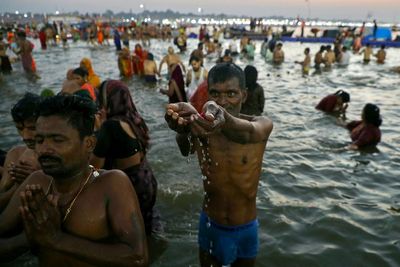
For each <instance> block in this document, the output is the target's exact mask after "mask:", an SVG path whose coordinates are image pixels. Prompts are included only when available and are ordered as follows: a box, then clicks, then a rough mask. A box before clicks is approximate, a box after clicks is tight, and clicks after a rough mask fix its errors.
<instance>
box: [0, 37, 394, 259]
mask: <svg viewBox="0 0 400 267" xmlns="http://www.w3.org/2000/svg"><path fill="white" fill-rule="evenodd" d="M33 42H34V43H35V46H36V49H35V50H34V58H35V60H36V63H37V67H38V70H39V74H40V76H41V77H42V78H41V79H40V80H37V81H32V80H29V79H27V78H26V76H25V75H24V74H23V71H22V67H21V66H20V64H19V63H16V64H15V65H14V69H15V70H14V72H13V74H12V75H11V76H7V77H4V78H3V81H2V82H1V83H0V94H1V97H0V128H1V131H0V148H2V149H9V148H10V147H11V146H13V145H15V144H17V143H20V142H21V141H20V139H19V138H18V136H17V132H16V129H15V127H14V126H13V124H12V122H11V116H10V108H11V106H12V105H13V104H14V103H15V102H16V101H17V100H18V99H19V98H20V97H21V96H22V95H23V94H24V93H25V92H26V91H31V92H36V93H39V92H40V91H41V90H42V89H44V88H50V89H52V90H53V91H55V92H57V91H59V89H60V88H61V84H62V82H63V80H64V78H65V74H66V70H67V69H69V68H73V67H76V66H78V64H79V62H80V59H81V58H82V57H89V58H91V59H92V63H93V66H94V69H95V72H96V73H97V74H98V75H99V76H100V77H101V78H102V79H106V78H112V79H118V78H119V76H118V74H119V72H118V68H117V55H116V53H115V49H114V47H113V45H112V46H111V47H102V48H91V47H89V46H88V45H87V44H86V43H84V42H78V43H75V44H70V48H68V49H62V48H61V47H50V48H49V49H48V50H47V51H41V50H40V49H39V47H40V45H39V43H38V42H37V41H36V40H34V41H33ZM256 44H257V51H258V50H259V48H260V45H261V44H260V43H258V42H256ZM168 45H169V44H168V43H166V42H162V41H155V40H153V41H152V45H151V47H150V49H151V52H152V53H153V54H154V55H155V59H156V61H157V62H158V63H159V62H160V59H161V58H162V56H163V55H165V54H166V51H167V47H168ZM196 45H197V41H196V40H189V41H188V47H189V49H188V51H191V50H192V49H194V48H195V47H196ZM305 47H310V48H311V53H312V54H314V53H315V52H316V51H317V50H318V48H319V45H318V44H300V43H285V44H284V46H283V49H284V51H285V55H286V62H285V63H284V64H283V65H282V66H281V67H278V68H277V67H273V66H272V65H270V64H268V63H266V62H265V61H264V60H262V59H261V58H260V57H259V56H258V54H257V56H256V59H255V60H254V61H246V60H241V59H236V63H237V64H238V65H240V66H241V67H245V66H246V65H247V64H252V65H254V66H256V67H257V69H258V71H259V83H260V84H261V85H262V86H263V87H264V90H265V95H266V103H265V112H264V115H266V116H269V117H270V118H271V119H272V120H273V122H274V130H273V132H272V134H271V137H270V140H269V142H268V145H267V149H266V152H265V155H264V160H263V165H262V177H261V179H260V184H259V190H258V197H257V205H258V219H259V222H260V228H259V238H260V249H259V254H258V257H257V266H285V267H290V266H293V267H295V266H298V267H303V266H304V267H312V266H323V267H329V266H332V267H333V266H335V267H336V266H350V267H352V266H354V267H355V266H363V267H366V266H371V267H385V266H393V267H394V266H400V213H399V211H400V203H399V201H400V190H399V189H400V183H399V177H400V171H399V169H400V150H399V149H400V146H399V144H400V136H399V133H400V121H399V119H398V114H400V107H399V100H400V90H399V89H400V75H399V74H396V73H393V72H390V71H389V69H390V67H392V66H400V49H394V48H389V49H388V50H387V63H386V64H384V65H377V64H376V63H375V62H371V63H370V64H369V65H364V64H362V63H361V61H362V57H361V56H359V55H353V56H352V58H351V64H350V66H348V67H347V68H334V69H333V70H332V71H330V72H324V73H322V74H321V75H310V76H308V77H306V78H304V77H302V75H301V70H300V66H299V65H295V64H294V61H295V60H303V50H304V48H305ZM132 48H133V43H132V42H131V49H132ZM189 53H190V52H187V53H185V54H182V55H181V56H182V59H183V61H184V62H185V63H186V62H188V57H189ZM212 65H213V61H208V60H206V62H205V66H206V67H207V68H208V69H210V67H211V66H212ZM163 77H164V78H163V80H162V81H160V82H159V83H158V84H157V85H156V86H153V87H148V86H147V85H146V84H145V83H144V82H142V81H141V80H139V79H137V78H136V77H134V78H133V79H131V80H127V81H126V82H127V84H128V85H129V87H130V89H131V92H132V96H133V99H134V102H135V103H136V106H137V107H138V109H139V111H140V113H141V114H142V115H143V117H144V118H145V120H146V122H147V124H148V126H149V128H150V134H151V149H150V151H149V153H148V159H149V162H150V163H151V165H152V167H153V169H154V172H155V175H156V177H157V180H158V182H159V191H158V199H157V204H156V206H157V208H158V209H159V211H160V213H161V216H162V221H163V224H164V228H165V229H164V233H163V234H162V237H160V238H157V240H156V241H154V240H152V242H151V246H152V250H154V251H156V252H155V254H157V257H155V258H154V259H153V263H152V265H151V266H154V267H161V266H165V267H167V266H199V263H198V245H197V225H198V217H199V212H200V209H201V202H202V198H203V189H202V180H201V174H200V170H199V167H198V164H197V159H196V158H195V156H192V157H191V158H190V159H189V161H188V160H187V158H184V157H182V156H181V155H180V153H179V151H178V148H177V145H176V144H175V141H174V140H175V138H174V133H173V132H172V131H171V130H169V129H168V127H167V125H166V123H165V121H164V108H165V104H166V103H167V97H166V96H164V95H161V94H160V93H159V92H158V88H160V87H166V86H167V80H166V66H164V69H163ZM339 89H343V90H346V91H348V92H349V93H350V94H351V103H350V106H349V108H348V110H347V117H348V118H349V119H359V118H360V113H361V110H362V107H363V106H364V104H366V103H368V102H372V103H375V104H377V105H378V106H379V107H380V108H381V114H382V118H383V124H382V126H381V130H382V142H381V143H380V144H379V145H378V147H377V149H376V150H371V151H363V152H359V151H348V150H346V149H344V147H345V146H346V145H347V144H349V141H350V138H349V134H348V132H347V130H345V129H344V128H341V127H339V126H337V125H336V124H335V121H336V119H335V118H334V117H332V116H329V115H326V114H323V113H321V112H318V111H316V110H315V109H314V106H315V105H316V104H317V103H318V101H319V100H320V99H321V98H322V97H323V96H325V95H327V94H329V93H334V92H335V91H337V90H339ZM396 118H397V119H396ZM397 190H399V191H397ZM36 265H37V263H36V261H35V260H34V259H32V257H28V259H26V257H25V259H20V260H19V261H17V262H15V263H14V265H12V266H36Z"/></svg>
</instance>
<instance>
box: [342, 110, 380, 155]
mask: <svg viewBox="0 0 400 267" xmlns="http://www.w3.org/2000/svg"><path fill="white" fill-rule="evenodd" d="M381 124H382V119H381V115H380V110H379V107H378V106H376V105H374V104H371V103H368V104H366V105H365V106H364V108H363V111H362V114H361V120H357V121H351V122H349V123H347V124H346V125H345V126H346V128H347V129H348V130H349V131H350V137H351V141H352V143H351V145H350V146H349V148H350V149H359V148H361V147H367V146H376V145H377V144H378V143H379V142H380V141H381V135H382V134H381V130H380V129H379V126H381Z"/></svg>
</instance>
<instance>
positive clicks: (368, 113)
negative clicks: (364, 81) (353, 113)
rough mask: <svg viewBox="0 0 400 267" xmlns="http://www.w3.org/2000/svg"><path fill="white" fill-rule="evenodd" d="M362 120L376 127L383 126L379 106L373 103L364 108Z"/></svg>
mask: <svg viewBox="0 0 400 267" xmlns="http://www.w3.org/2000/svg"><path fill="white" fill-rule="evenodd" d="M362 119H363V120H364V121H365V122H367V123H371V124H373V125H375V126H376V127H379V126H381V124H382V119H381V115H380V110H379V108H378V106H377V105H374V104H371V103H368V104H366V105H365V106H364V108H363V111H362Z"/></svg>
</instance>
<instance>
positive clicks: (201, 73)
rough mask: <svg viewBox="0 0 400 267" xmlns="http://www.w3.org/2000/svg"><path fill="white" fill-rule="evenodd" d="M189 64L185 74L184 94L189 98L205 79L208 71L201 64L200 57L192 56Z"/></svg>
mask: <svg viewBox="0 0 400 267" xmlns="http://www.w3.org/2000/svg"><path fill="white" fill-rule="evenodd" d="M190 65H191V66H192V68H191V69H190V70H189V71H188V73H187V75H186V96H187V99H188V100H189V99H190V97H191V96H192V95H193V93H194V92H195V91H196V89H197V87H198V86H199V85H200V84H201V83H202V82H203V81H204V80H207V76H208V72H207V70H206V69H205V68H204V67H202V66H201V59H200V58H198V57H196V56H192V57H191V58H190Z"/></svg>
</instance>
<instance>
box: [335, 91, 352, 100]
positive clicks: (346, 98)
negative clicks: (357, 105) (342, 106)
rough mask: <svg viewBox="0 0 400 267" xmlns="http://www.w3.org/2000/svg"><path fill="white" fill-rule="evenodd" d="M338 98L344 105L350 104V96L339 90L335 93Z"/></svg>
mask: <svg viewBox="0 0 400 267" xmlns="http://www.w3.org/2000/svg"><path fill="white" fill-rule="evenodd" d="M335 95H336V96H338V97H340V98H341V99H342V101H343V103H347V102H350V94H349V93H347V92H346V91H343V90H338V91H336V93H335Z"/></svg>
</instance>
